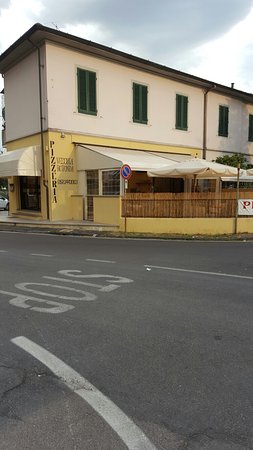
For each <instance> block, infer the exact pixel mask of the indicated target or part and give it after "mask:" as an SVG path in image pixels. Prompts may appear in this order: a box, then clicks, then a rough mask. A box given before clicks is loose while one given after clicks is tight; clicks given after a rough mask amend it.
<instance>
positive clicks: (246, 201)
mask: <svg viewBox="0 0 253 450" xmlns="http://www.w3.org/2000/svg"><path fill="white" fill-rule="evenodd" d="M238 216H253V199H252V198H240V200H238Z"/></svg>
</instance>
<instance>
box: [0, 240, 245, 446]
mask: <svg viewBox="0 0 253 450" xmlns="http://www.w3.org/2000/svg"><path fill="white" fill-rule="evenodd" d="M252 253H253V243H251V242H193V241H163V240H131V239H128V240H127V239H125V240H124V239H105V238H97V237H96V238H92V237H91V238H87V237H86V238H85V237H70V236H53V235H43V234H37V235H36V234H32V233H15V232H0V258H1V274H0V281H1V283H0V308H1V309H0V313H1V316H0V317H1V327H0V346H1V347H0V349H1V353H0V355H1V358H0V395H1V403H0V436H1V439H0V450H16V449H17V450H27V449H29V450H30V449H32V450H35V449H36V450H38V449H41V450H51V449H52V450H53V449H54V450H58V449H61V450H71V449H73V450H74V449H75V450H83V449H85V450H86V449H87V450H91V449H92V450H93V449H94V450H124V449H131V450H162V449H163V450H164V449H166V450H185V449H187V450H249V449H253V429H252V419H253V386H252V374H253V356H252V350H253V327H252V323H253V302H252V287H253V259H252Z"/></svg>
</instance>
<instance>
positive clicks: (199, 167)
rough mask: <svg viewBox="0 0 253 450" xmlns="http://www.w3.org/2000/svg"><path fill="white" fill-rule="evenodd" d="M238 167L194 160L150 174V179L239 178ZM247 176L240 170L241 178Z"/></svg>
mask: <svg viewBox="0 0 253 450" xmlns="http://www.w3.org/2000/svg"><path fill="white" fill-rule="evenodd" d="M237 173H238V169H237V167H231V166H226V165H224V164H218V163H215V162H210V161H206V160H205V159H200V158H192V159H188V160H186V161H182V162H179V163H175V164H172V165H169V166H166V167H163V168H162V169H156V170H152V171H150V172H148V176H149V177H162V178H164V177H165V178H219V177H232V176H237ZM241 175H245V171H244V170H242V169H240V176H241Z"/></svg>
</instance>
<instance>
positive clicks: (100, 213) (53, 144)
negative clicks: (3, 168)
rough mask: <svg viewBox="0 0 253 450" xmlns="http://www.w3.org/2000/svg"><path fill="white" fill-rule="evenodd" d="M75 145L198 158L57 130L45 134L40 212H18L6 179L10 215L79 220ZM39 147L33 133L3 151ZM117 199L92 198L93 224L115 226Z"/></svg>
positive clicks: (16, 195)
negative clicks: (93, 208) (93, 209)
mask: <svg viewBox="0 0 253 450" xmlns="http://www.w3.org/2000/svg"><path fill="white" fill-rule="evenodd" d="M75 143H83V144H85V143H86V144H92V145H102V146H111V147H115V148H117V147H118V148H129V149H139V150H150V151H158V152H168V153H169V152H172V153H177V152H178V153H183V154H187V155H189V154H192V155H193V156H195V155H197V156H200V150H197V149H194V148H187V147H174V146H168V145H162V144H161V145H160V144H155V143H146V142H141V141H140V142H138V141H128V140H117V139H111V138H102V137H96V136H88V135H80V134H78V135H72V134H71V133H63V132H61V131H50V132H45V133H44V135H43V144H44V145H43V146H44V167H45V174H44V182H45V185H46V186H48V189H46V187H45V185H44V183H43V179H42V177H41V212H29V211H20V200H19V199H20V194H19V181H18V177H13V178H11V179H9V183H10V182H11V183H12V184H14V192H10V213H11V214H15V215H21V216H22V217H24V215H28V216H32V218H34V219H47V218H49V220H52V221H56V220H83V198H82V197H79V198H77V197H76V196H78V195H79V193H80V192H79V186H78V177H77V167H76V153H75ZM34 145H41V135H40V134H36V135H33V136H28V137H26V138H22V139H17V140H15V141H12V142H9V143H8V144H7V149H8V151H9V150H16V149H18V148H23V147H28V146H34ZM119 211H120V200H119V198H115V197H106V198H103V199H102V198H97V199H95V215H94V221H95V222H98V223H107V224H118V223H119V221H120V212H119Z"/></svg>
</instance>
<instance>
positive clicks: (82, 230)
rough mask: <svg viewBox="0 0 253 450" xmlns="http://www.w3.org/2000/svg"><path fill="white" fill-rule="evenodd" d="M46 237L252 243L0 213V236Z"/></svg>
mask: <svg viewBox="0 0 253 450" xmlns="http://www.w3.org/2000/svg"><path fill="white" fill-rule="evenodd" d="M1 231H12V232H27V233H29V232H30V233H48V234H58V235H70V236H91V237H112V238H127V239H160V240H174V241H175V240H180V241H182V240H183V241H241V242H246V243H247V242H253V234H250V233H244V234H236V235H235V234H225V235H224V234H220V235H200V234H196V235H185V234H184V235H181V234H171V233H164V234H155V233H154V234H151V233H124V232H123V231H119V227H118V226H117V225H104V224H99V223H94V222H89V221H85V220H84V221H75V220H69V221H58V222H50V221H49V220H36V221H35V220H32V219H21V218H17V217H11V216H9V215H8V212H7V211H0V232H1Z"/></svg>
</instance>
